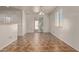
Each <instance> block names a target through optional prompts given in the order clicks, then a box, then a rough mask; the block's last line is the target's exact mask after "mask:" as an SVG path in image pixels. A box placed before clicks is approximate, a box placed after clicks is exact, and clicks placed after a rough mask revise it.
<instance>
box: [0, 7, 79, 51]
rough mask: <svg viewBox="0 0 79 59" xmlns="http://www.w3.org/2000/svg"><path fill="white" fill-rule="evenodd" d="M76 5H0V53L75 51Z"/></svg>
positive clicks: (78, 15) (77, 37)
mask: <svg viewBox="0 0 79 59" xmlns="http://www.w3.org/2000/svg"><path fill="white" fill-rule="evenodd" d="M78 25H79V7H78V6H0V52H78V51H79V46H78V44H79V26H78Z"/></svg>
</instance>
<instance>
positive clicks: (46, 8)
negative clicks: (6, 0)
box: [14, 6, 56, 14]
mask: <svg viewBox="0 0 79 59" xmlns="http://www.w3.org/2000/svg"><path fill="white" fill-rule="evenodd" d="M34 7H35V6H14V8H17V9H21V10H25V11H26V13H30V12H31V13H33V12H34V11H33V9H34ZM37 7H39V6H37ZM55 7H56V6H41V9H42V10H43V12H44V13H46V14H49V13H51V12H52V11H53V10H54V8H55Z"/></svg>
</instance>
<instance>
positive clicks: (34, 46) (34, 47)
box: [1, 33, 76, 52]
mask: <svg viewBox="0 0 79 59" xmlns="http://www.w3.org/2000/svg"><path fill="white" fill-rule="evenodd" d="M1 51H4V52H76V50H75V49H73V48H72V47H70V46H69V45H67V44H66V43H64V42H63V41H61V40H59V39H58V38H56V37H55V36H54V35H51V34H50V33H28V34H26V35H25V36H24V37H18V39H17V41H15V42H13V43H12V44H10V45H9V46H7V47H5V48H4V49H3V50H1Z"/></svg>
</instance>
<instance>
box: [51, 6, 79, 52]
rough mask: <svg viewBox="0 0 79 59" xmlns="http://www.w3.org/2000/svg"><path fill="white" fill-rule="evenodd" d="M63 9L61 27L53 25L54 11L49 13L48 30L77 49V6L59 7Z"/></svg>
mask: <svg viewBox="0 0 79 59" xmlns="http://www.w3.org/2000/svg"><path fill="white" fill-rule="evenodd" d="M60 8H62V9H63V15H64V19H63V20H64V22H63V27H56V26H55V12H56V10H58V9H59V7H57V8H56V9H55V10H54V11H53V12H52V13H51V15H50V32H51V33H52V34H54V35H55V36H56V37H58V38H59V39H61V40H63V41H64V42H66V43H67V44H69V45H70V46H72V47H73V48H75V49H76V50H78V51H79V45H78V44H79V37H78V35H79V26H78V25H79V7H66V6H65V7H60Z"/></svg>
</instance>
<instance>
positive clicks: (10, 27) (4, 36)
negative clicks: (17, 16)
mask: <svg viewBox="0 0 79 59" xmlns="http://www.w3.org/2000/svg"><path fill="white" fill-rule="evenodd" d="M17 30H18V27H17V24H0V50H1V49H3V48H4V47H6V46H8V45H9V44H11V43H12V42H14V41H15V40H17Z"/></svg>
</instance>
